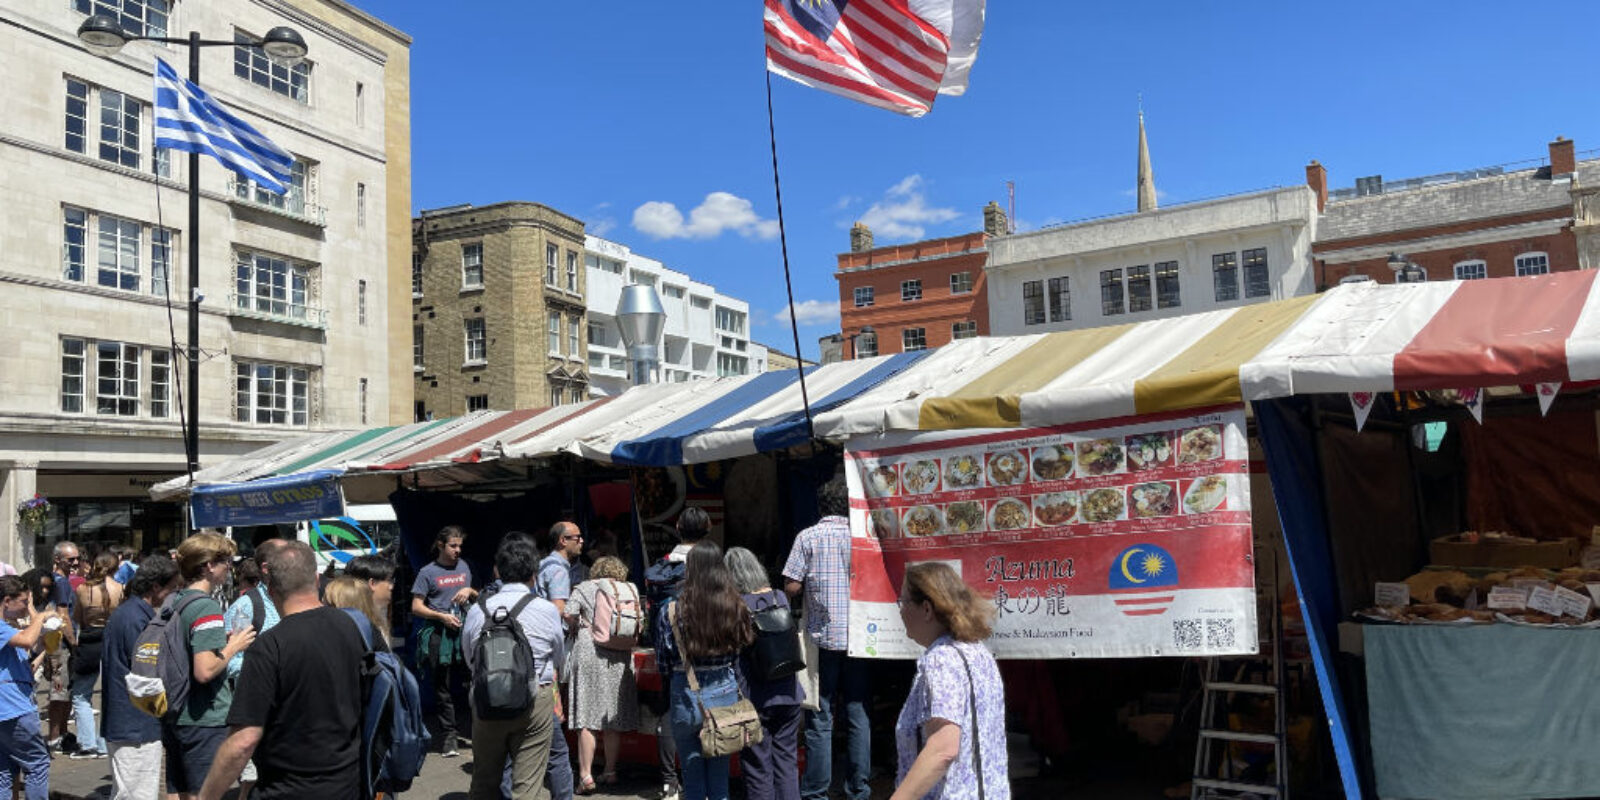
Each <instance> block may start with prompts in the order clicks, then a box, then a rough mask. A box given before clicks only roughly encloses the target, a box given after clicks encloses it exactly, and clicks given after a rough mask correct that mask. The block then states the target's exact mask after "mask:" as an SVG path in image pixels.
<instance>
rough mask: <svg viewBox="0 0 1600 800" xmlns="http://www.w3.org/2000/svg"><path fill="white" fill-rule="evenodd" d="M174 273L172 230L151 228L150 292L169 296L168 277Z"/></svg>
mask: <svg viewBox="0 0 1600 800" xmlns="http://www.w3.org/2000/svg"><path fill="white" fill-rule="evenodd" d="M171 275H172V231H171V230H169V229H167V228H151V229H150V293H151V294H153V295H158V296H161V297H166V296H167V279H168V277H169V276H171Z"/></svg>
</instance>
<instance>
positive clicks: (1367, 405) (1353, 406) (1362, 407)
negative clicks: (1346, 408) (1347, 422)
mask: <svg viewBox="0 0 1600 800" xmlns="http://www.w3.org/2000/svg"><path fill="white" fill-rule="evenodd" d="M1377 399H1378V396H1377V395H1376V394H1374V393H1372V392H1351V393H1350V410H1351V411H1354V412H1355V414H1356V433H1360V432H1361V429H1362V428H1363V427H1364V426H1366V424H1367V415H1368V414H1370V413H1372V404H1373V403H1374V402H1376V401H1377Z"/></svg>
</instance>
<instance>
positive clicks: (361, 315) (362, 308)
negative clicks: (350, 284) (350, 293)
mask: <svg viewBox="0 0 1600 800" xmlns="http://www.w3.org/2000/svg"><path fill="white" fill-rule="evenodd" d="M356 324H357V325H366V324H367V282H366V281H364V280H360V281H356Z"/></svg>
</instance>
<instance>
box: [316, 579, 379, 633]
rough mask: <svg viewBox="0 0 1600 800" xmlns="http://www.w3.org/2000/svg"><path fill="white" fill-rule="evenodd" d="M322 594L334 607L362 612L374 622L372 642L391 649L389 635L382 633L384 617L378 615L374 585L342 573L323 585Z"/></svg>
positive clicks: (368, 619) (369, 620)
mask: <svg viewBox="0 0 1600 800" xmlns="http://www.w3.org/2000/svg"><path fill="white" fill-rule="evenodd" d="M322 596H323V598H324V599H326V600H327V602H328V605H330V606H333V607H334V608H352V609H355V610H356V611H359V612H361V616H363V617H366V618H367V622H369V623H371V624H372V632H373V637H372V643H373V647H375V648H377V649H378V650H382V651H387V650H388V649H389V637H388V636H384V635H382V631H383V630H384V627H385V626H384V622H383V617H381V616H379V615H378V605H377V603H376V602H375V601H374V600H373V598H372V587H371V586H368V585H367V582H366V581H364V580H361V579H360V578H352V577H350V576H349V575H340V576H339V577H337V578H334V579H333V580H331V581H328V585H327V586H325V587H323V590H322Z"/></svg>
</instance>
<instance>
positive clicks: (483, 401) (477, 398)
mask: <svg viewBox="0 0 1600 800" xmlns="http://www.w3.org/2000/svg"><path fill="white" fill-rule="evenodd" d="M488 410H489V395H486V394H469V395H467V413H468V414H471V413H472V412H474V411H488Z"/></svg>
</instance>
